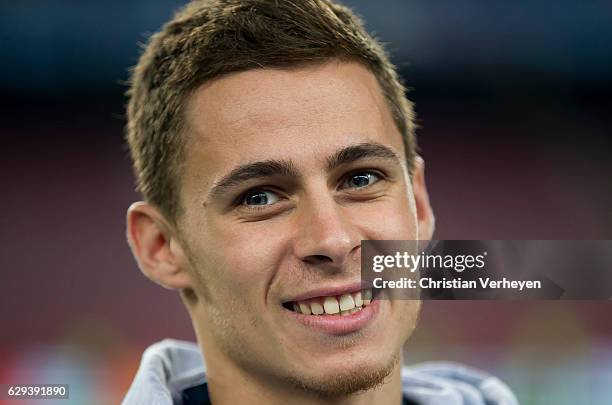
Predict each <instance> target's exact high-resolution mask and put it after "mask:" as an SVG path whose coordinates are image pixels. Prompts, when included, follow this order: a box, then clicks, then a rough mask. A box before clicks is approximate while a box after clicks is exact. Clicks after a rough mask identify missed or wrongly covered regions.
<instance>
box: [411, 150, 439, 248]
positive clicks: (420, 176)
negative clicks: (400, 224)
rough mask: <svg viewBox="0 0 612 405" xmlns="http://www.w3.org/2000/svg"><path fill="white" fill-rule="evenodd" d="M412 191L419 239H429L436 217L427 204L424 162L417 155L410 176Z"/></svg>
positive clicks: (427, 195)
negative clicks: (412, 172)
mask: <svg viewBox="0 0 612 405" xmlns="http://www.w3.org/2000/svg"><path fill="white" fill-rule="evenodd" d="M412 191H413V193H414V201H415V204H416V211H417V221H418V223H419V235H418V238H419V240H431V238H432V236H433V233H434V229H435V227H436V218H435V217H434V214H433V210H432V209H431V205H430V204H429V194H428V193H427V186H426V185H425V162H424V161H423V158H421V157H420V156H418V155H417V157H416V158H415V161H414V174H413V176H412Z"/></svg>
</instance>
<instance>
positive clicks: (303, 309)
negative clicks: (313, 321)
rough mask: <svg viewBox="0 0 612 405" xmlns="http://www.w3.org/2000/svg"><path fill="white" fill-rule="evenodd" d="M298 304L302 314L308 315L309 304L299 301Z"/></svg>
mask: <svg viewBox="0 0 612 405" xmlns="http://www.w3.org/2000/svg"><path fill="white" fill-rule="evenodd" d="M299 306H300V311H301V312H302V313H303V314H306V315H310V305H308V304H304V303H302V302H300V303H299Z"/></svg>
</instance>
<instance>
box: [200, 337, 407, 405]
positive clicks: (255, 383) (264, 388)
mask: <svg viewBox="0 0 612 405" xmlns="http://www.w3.org/2000/svg"><path fill="white" fill-rule="evenodd" d="M203 353H205V358H206V368H207V372H206V373H207V380H208V392H209V395H210V398H211V402H212V404H213V405H229V404H237V403H238V404H242V403H248V404H254V405H259V404H287V403H291V404H295V405H302V404H304V405H306V404H308V405H311V404H314V405H328V404H334V405H340V404H342V405H361V404H382V405H400V404H401V403H402V382H401V364H402V362H401V359H400V361H398V362H397V363H396V364H395V366H394V368H393V371H392V372H391V374H389V376H388V377H387V378H386V379H385V381H384V383H383V384H382V385H380V386H378V387H375V388H372V389H370V390H367V391H361V392H357V393H354V394H350V395H345V396H338V397H325V398H323V397H321V396H319V395H318V393H315V392H310V391H307V390H303V389H301V388H298V387H294V386H290V385H289V384H286V383H283V382H279V381H271V378H267V377H263V376H261V375H254V373H250V372H248V371H246V370H244V369H242V368H240V367H239V366H238V365H236V364H235V363H233V362H232V361H231V360H229V359H227V358H225V356H223V355H221V356H215V355H213V354H212V353H211V351H210V348H208V351H204V350H203ZM207 353H208V354H207ZM217 354H219V353H217Z"/></svg>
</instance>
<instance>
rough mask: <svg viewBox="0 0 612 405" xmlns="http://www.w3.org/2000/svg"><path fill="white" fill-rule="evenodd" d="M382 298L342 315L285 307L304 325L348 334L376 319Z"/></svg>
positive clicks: (339, 333) (288, 314)
mask: <svg viewBox="0 0 612 405" xmlns="http://www.w3.org/2000/svg"><path fill="white" fill-rule="evenodd" d="M380 303H381V301H380V300H377V299H374V300H373V301H372V302H371V303H370V305H368V306H366V307H363V309H362V310H361V311H357V312H355V313H354V314H350V315H346V316H342V315H305V314H301V313H298V312H294V311H291V310H288V309H286V308H284V309H283V310H284V312H285V313H286V315H287V316H289V317H291V318H292V319H293V320H295V321H297V322H299V323H301V324H302V325H304V326H306V327H308V328H313V329H316V330H318V331H321V332H325V333H328V334H332V335H346V334H349V333H353V332H357V331H359V330H361V329H363V328H365V327H366V326H368V325H369V324H370V323H372V322H373V321H374V319H375V318H376V316H377V315H378V314H379V313H380Z"/></svg>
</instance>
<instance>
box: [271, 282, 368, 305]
mask: <svg viewBox="0 0 612 405" xmlns="http://www.w3.org/2000/svg"><path fill="white" fill-rule="evenodd" d="M371 287H372V286H371V285H367V284H366V283H364V282H362V281H355V282H353V283H349V284H344V285H342V286H328V287H322V288H317V289H314V290H310V291H308V292H305V293H302V294H299V295H296V296H295V297H293V298H290V299H286V300H283V303H287V302H294V301H306V300H309V299H312V298H322V297H329V296H336V295H342V294H352V293H356V292H359V291H361V290H364V289H367V288H371Z"/></svg>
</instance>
